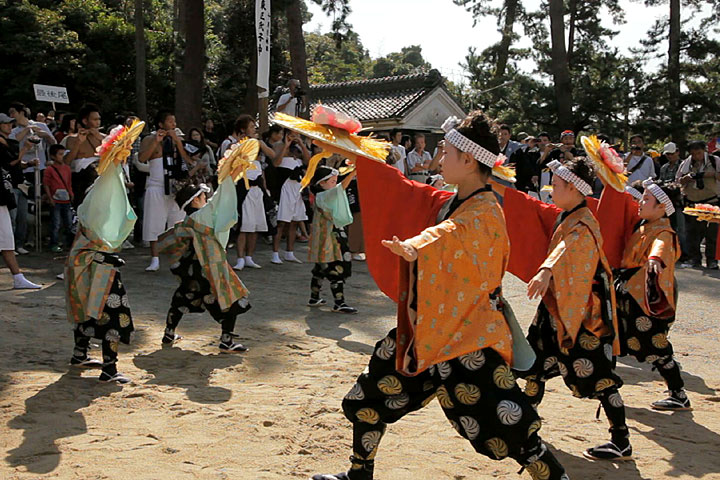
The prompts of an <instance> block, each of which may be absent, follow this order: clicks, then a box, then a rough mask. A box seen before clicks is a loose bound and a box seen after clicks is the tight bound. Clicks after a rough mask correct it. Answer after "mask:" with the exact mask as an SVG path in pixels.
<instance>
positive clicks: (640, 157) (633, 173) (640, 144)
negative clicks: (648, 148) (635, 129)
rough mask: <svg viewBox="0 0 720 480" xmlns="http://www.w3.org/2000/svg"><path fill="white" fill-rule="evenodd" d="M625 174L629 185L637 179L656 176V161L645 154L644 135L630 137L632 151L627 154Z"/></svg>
mask: <svg viewBox="0 0 720 480" xmlns="http://www.w3.org/2000/svg"><path fill="white" fill-rule="evenodd" d="M625 174H626V175H627V177H628V182H627V183H628V185H630V184H631V183H633V182H634V181H636V180H647V179H648V178H655V177H656V176H657V175H656V173H655V162H654V161H653V159H652V157H651V156H650V155H646V154H645V139H644V138H643V136H642V135H633V136H632V137H630V153H628V154H627V155H626V156H625Z"/></svg>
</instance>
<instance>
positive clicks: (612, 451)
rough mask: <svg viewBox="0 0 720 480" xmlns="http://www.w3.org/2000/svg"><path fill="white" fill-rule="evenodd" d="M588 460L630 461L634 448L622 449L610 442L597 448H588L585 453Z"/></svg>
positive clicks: (629, 446) (628, 445)
mask: <svg viewBox="0 0 720 480" xmlns="http://www.w3.org/2000/svg"><path fill="white" fill-rule="evenodd" d="M583 455H584V456H585V457H586V458H589V459H591V460H630V459H631V458H632V446H631V445H630V443H629V442H628V444H627V446H626V447H624V448H620V447H618V446H617V445H615V444H614V443H613V442H608V443H605V444H603V445H599V446H597V447H593V448H588V449H587V450H585V451H584V452H583Z"/></svg>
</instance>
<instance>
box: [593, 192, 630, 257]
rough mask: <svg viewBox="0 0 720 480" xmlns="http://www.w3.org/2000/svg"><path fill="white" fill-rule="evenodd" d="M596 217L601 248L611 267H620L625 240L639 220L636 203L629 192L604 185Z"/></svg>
mask: <svg viewBox="0 0 720 480" xmlns="http://www.w3.org/2000/svg"><path fill="white" fill-rule="evenodd" d="M595 216H596V218H597V220H598V223H599V224H600V232H601V233H602V237H603V250H604V251H605V256H606V257H607V259H608V262H610V266H611V267H612V268H620V264H621V263H622V257H623V253H624V252H625V246H626V245H627V241H628V239H629V238H630V236H631V235H632V232H633V228H634V227H635V225H636V224H637V223H638V222H639V221H640V216H639V215H638V204H637V202H636V201H635V199H634V198H633V197H632V195H630V194H629V193H625V192H623V193H621V192H618V191H617V190H615V189H614V188H612V187H605V188H604V189H603V193H602V195H601V196H600V203H599V204H598V207H597V213H596V215H595Z"/></svg>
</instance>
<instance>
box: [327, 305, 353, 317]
mask: <svg viewBox="0 0 720 480" xmlns="http://www.w3.org/2000/svg"><path fill="white" fill-rule="evenodd" d="M332 311H333V313H345V314H348V315H354V314H356V313H358V311H357V308H353V307H350V306H348V305H345V304H344V303H343V304H342V305H333V308H332Z"/></svg>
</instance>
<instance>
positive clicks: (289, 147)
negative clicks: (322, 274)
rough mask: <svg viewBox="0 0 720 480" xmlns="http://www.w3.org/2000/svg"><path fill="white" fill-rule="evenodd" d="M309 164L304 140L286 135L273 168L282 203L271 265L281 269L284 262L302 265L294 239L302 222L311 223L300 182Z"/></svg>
mask: <svg viewBox="0 0 720 480" xmlns="http://www.w3.org/2000/svg"><path fill="white" fill-rule="evenodd" d="M309 161H310V152H309V150H308V149H307V147H306V146H305V142H303V139H302V138H301V137H300V136H299V135H298V134H296V133H292V132H289V133H287V134H286V135H285V143H284V145H283V149H282V151H281V152H280V153H279V154H278V155H277V156H276V157H275V161H274V165H275V167H276V168H277V174H278V177H279V178H278V180H280V181H282V187H281V189H280V201H279V202H278V216H277V220H278V232H277V234H276V235H275V239H274V241H273V254H272V260H270V262H271V263H273V264H275V265H280V264H282V263H283V261H286V262H294V263H302V261H301V260H299V259H298V258H297V257H296V256H295V252H294V249H295V239H296V237H297V229H298V227H299V226H300V223H301V222H305V221H306V220H307V219H308V216H307V210H306V207H305V203H304V202H303V198H302V187H301V185H300V180H302V177H303V170H304V167H305V166H307V164H308V162H309ZM283 232H286V233H287V248H286V250H285V254H284V256H283V258H282V259H281V258H280V241H281V239H282V236H283Z"/></svg>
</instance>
